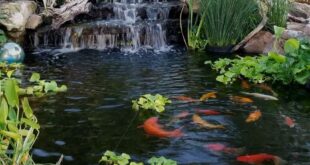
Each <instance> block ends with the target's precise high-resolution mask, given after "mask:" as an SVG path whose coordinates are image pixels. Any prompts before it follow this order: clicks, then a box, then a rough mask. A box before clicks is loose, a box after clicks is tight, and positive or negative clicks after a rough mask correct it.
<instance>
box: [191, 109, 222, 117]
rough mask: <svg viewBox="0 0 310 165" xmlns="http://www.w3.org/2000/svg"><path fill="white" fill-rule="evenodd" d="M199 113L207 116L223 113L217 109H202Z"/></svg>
mask: <svg viewBox="0 0 310 165" xmlns="http://www.w3.org/2000/svg"><path fill="white" fill-rule="evenodd" d="M196 112H197V113H202V114H204V115H207V116H211V115H221V114H222V113H221V112H219V111H216V110H211V109H200V110H197V111H196Z"/></svg>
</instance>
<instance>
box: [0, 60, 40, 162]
mask: <svg viewBox="0 0 310 165" xmlns="http://www.w3.org/2000/svg"><path fill="white" fill-rule="evenodd" d="M20 66H21V65H15V64H13V65H8V64H5V63H1V65H0V68H1V71H2V75H1V80H0V86H1V89H0V90H1V91H0V92H1V97H0V162H1V163H2V164H13V165H34V164H35V163H34V161H33V160H32V158H31V155H30V150H31V149H32V146H33V144H34V143H35V141H36V140H37V138H38V135H39V132H40V131H39V129H40V125H39V123H38V120H37V118H36V116H35V115H34V113H33V111H32V108H31V106H30V104H29V101H28V98H27V97H24V96H21V95H20V92H19V90H20V81H21V80H19V79H17V78H14V77H13V75H14V71H16V68H19V67H20ZM12 68H15V70H14V69H13V70H12Z"/></svg>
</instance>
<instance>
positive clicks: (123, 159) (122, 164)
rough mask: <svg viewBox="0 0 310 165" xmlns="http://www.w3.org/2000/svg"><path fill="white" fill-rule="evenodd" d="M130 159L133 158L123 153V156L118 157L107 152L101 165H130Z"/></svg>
mask: <svg viewBox="0 0 310 165" xmlns="http://www.w3.org/2000/svg"><path fill="white" fill-rule="evenodd" d="M130 159H131V157H130V156H129V155H128V154H125V153H122V154H121V155H116V153H114V152H112V151H106V152H105V153H104V154H103V156H102V157H101V159H100V161H99V163H105V164H112V165H113V164H118V165H126V164H129V160H130Z"/></svg>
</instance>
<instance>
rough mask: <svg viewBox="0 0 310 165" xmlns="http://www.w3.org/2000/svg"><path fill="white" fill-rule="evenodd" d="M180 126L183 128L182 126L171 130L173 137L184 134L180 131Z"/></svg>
mask: <svg viewBox="0 0 310 165" xmlns="http://www.w3.org/2000/svg"><path fill="white" fill-rule="evenodd" d="M182 128H183V127H181V128H178V129H176V130H174V131H173V132H172V136H174V137H181V136H183V135H184V134H183V132H182Z"/></svg>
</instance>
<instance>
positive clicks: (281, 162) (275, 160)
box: [273, 156, 287, 165]
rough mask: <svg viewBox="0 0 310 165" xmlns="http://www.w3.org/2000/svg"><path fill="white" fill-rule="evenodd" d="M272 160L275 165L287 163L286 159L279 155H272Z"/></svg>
mask: <svg viewBox="0 0 310 165" xmlns="http://www.w3.org/2000/svg"><path fill="white" fill-rule="evenodd" d="M273 161H274V164H275V165H285V164H287V161H286V160H283V159H282V158H280V157H279V156H274V160H273Z"/></svg>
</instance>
